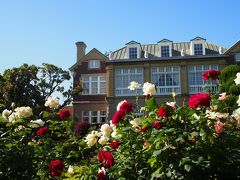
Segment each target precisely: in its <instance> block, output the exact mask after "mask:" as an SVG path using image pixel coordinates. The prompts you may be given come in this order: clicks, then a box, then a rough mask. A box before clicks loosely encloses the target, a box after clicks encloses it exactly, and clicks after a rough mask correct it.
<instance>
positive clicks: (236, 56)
mask: <svg viewBox="0 0 240 180" xmlns="http://www.w3.org/2000/svg"><path fill="white" fill-rule="evenodd" d="M235 59H236V61H240V53H236V54H235Z"/></svg>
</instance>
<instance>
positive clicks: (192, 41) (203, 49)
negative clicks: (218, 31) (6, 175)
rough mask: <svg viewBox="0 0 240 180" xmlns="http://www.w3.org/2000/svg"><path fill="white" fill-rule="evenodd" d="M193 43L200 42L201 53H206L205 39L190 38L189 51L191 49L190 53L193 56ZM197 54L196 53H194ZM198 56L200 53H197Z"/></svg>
mask: <svg viewBox="0 0 240 180" xmlns="http://www.w3.org/2000/svg"><path fill="white" fill-rule="evenodd" d="M195 44H202V52H203V53H202V55H206V49H205V44H206V40H205V39H202V38H199V39H198V38H197V39H194V40H191V42H190V51H191V55H193V56H195V55H196V54H195V49H194V45H195ZM196 56H198V55H196ZM199 56H200V55H199Z"/></svg>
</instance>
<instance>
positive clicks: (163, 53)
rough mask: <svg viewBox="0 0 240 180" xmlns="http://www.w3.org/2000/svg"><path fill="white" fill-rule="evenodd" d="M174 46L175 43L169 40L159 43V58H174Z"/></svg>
mask: <svg viewBox="0 0 240 180" xmlns="http://www.w3.org/2000/svg"><path fill="white" fill-rule="evenodd" d="M172 44H173V42H172V41H170V40H168V39H163V40H161V41H159V42H158V46H159V56H160V57H172Z"/></svg>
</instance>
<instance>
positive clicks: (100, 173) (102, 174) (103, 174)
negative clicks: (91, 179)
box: [97, 171, 107, 180]
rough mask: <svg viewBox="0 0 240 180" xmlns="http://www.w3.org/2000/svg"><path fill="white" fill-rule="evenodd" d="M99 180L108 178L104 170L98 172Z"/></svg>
mask: <svg viewBox="0 0 240 180" xmlns="http://www.w3.org/2000/svg"><path fill="white" fill-rule="evenodd" d="M97 180H107V177H106V176H105V173H104V171H101V172H99V173H98V178H97Z"/></svg>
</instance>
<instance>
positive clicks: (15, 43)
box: [0, 0, 240, 73]
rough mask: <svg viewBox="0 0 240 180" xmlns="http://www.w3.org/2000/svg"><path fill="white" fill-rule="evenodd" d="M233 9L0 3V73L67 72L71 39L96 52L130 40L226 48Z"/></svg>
mask: <svg viewBox="0 0 240 180" xmlns="http://www.w3.org/2000/svg"><path fill="white" fill-rule="evenodd" d="M239 7H240V1H239V0H235V1H233V0H171V1H167V0H149V1H143V0H142V1H140V0H139V1H137V0H135V1H134V0H102V1H100V0H86V1H83V0H82V1H80V0H69V1H68V0H65V1H64V0H41V1H34V0H22V1H20V0H18V1H17V0H15V1H14V0H5V1H1V2H0V62H1V65H0V73H2V72H3V70H4V69H6V68H12V67H17V66H20V65H21V64H23V63H28V64H36V65H40V64H41V63H43V62H46V63H51V64H55V65H57V66H60V67H62V68H64V69H68V68H69V67H70V66H71V65H73V64H74V63H75V61H76V47H75V42H76V41H84V42H85V43H86V44H87V46H88V47H87V51H89V50H91V49H92V48H94V47H95V48H97V49H98V50H100V51H101V52H102V53H105V52H106V51H109V50H116V49H118V48H121V47H123V46H124V44H125V43H127V42H129V41H130V40H135V41H138V42H140V43H142V44H144V43H156V42H157V41H159V40H161V39H163V38H168V39H170V40H172V41H175V42H179V41H189V40H190V39H192V38H194V37H196V36H201V37H204V38H206V39H207V41H210V42H214V43H216V44H219V45H223V46H225V47H227V48H228V47H230V46H231V45H232V44H233V43H235V42H236V41H237V40H238V39H240V23H239V17H240V15H239Z"/></svg>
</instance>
